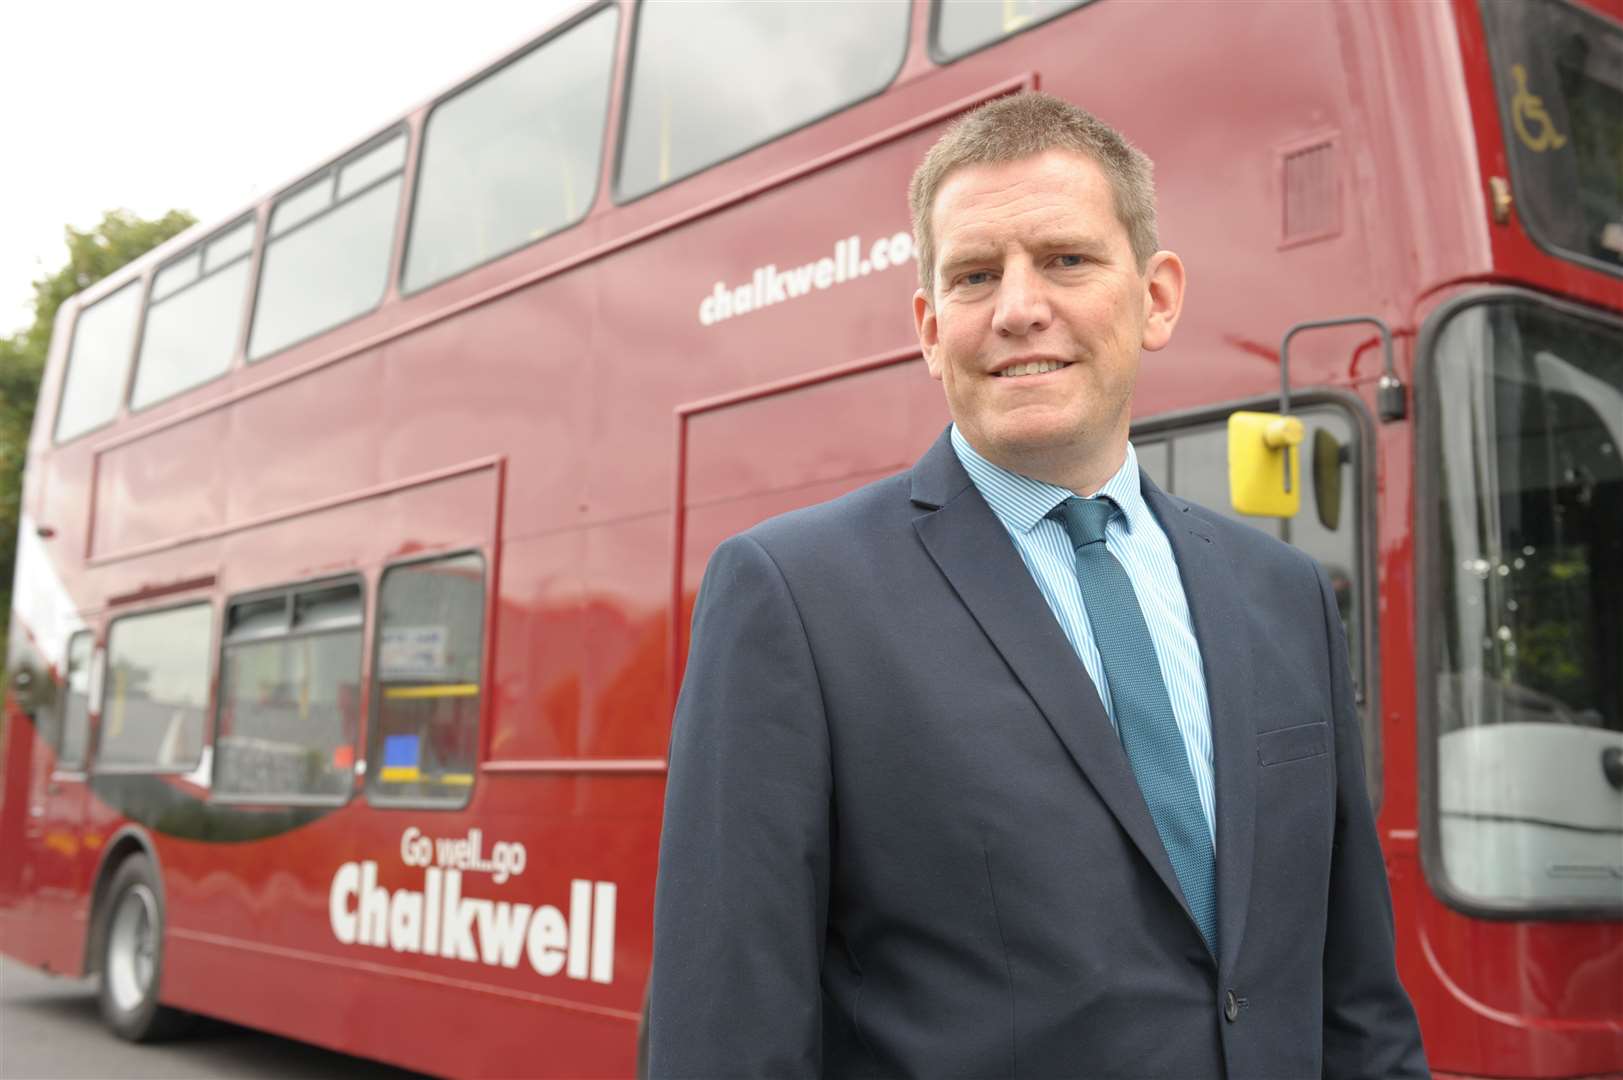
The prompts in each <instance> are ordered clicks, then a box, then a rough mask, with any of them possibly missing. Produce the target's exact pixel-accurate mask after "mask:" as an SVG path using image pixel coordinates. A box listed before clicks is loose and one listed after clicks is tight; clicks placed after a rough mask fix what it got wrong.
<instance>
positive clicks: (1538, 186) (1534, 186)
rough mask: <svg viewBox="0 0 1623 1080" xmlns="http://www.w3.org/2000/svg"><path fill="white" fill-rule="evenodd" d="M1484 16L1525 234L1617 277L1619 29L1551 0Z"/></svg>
mask: <svg viewBox="0 0 1623 1080" xmlns="http://www.w3.org/2000/svg"><path fill="white" fill-rule="evenodd" d="M1482 17H1483V20H1484V22H1485V23H1486V25H1487V29H1488V43H1489V50H1490V52H1491V54H1492V57H1493V78H1494V84H1495V86H1496V87H1497V88H1498V91H1499V109H1500V114H1501V116H1502V117H1503V120H1504V125H1505V145H1506V147H1507V149H1508V151H1509V154H1510V164H1511V175H1512V177H1513V179H1514V180H1515V191H1516V205H1517V207H1518V211H1519V213H1520V215H1521V217H1522V220H1523V221H1524V222H1525V224H1526V226H1527V230H1528V232H1530V233H1532V235H1533V236H1534V238H1535V239H1537V240H1538V241H1539V242H1540V243H1542V244H1544V245H1545V246H1546V247H1549V248H1554V249H1556V250H1557V251H1558V252H1560V253H1562V254H1565V255H1568V256H1575V257H1577V258H1578V259H1580V260H1581V261H1584V262H1588V263H1591V264H1594V265H1597V266H1600V267H1604V268H1606V269H1608V270H1611V271H1612V272H1613V273H1617V272H1620V271H1623V27H1620V26H1619V25H1618V24H1617V23H1614V22H1611V21H1609V20H1607V19H1604V18H1602V17H1600V16H1599V15H1596V14H1594V13H1592V12H1588V11H1584V10H1582V9H1580V8H1577V7H1572V6H1570V5H1568V4H1564V3H1559V2H1556V0H1538V2H1536V3H1535V2H1531V0H1529V2H1528V3H1521V4H1487V3H1485V4H1483V5H1482Z"/></svg>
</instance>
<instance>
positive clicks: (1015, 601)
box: [913, 435, 1188, 912]
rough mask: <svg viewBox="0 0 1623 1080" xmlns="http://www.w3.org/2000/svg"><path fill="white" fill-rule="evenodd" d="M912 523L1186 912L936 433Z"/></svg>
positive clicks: (1021, 574) (1066, 664) (1023, 575)
mask: <svg viewBox="0 0 1623 1080" xmlns="http://www.w3.org/2000/svg"><path fill="white" fill-rule="evenodd" d="M913 501H914V502H915V503H917V504H919V505H920V506H923V507H926V508H932V509H934V511H935V512H934V513H930V514H926V515H924V516H922V517H920V518H918V519H917V520H915V521H914V523H913V527H914V528H915V529H916V530H917V531H918V535H919V539H920V540H921V541H923V543H924V547H925V550H926V551H928V552H929V554H930V557H931V558H932V559H933V560H934V561H935V564H936V566H938V567H939V568H940V570H941V572H942V574H944V575H945V576H946V578H947V581H948V582H949V583H950V584H951V585H952V588H953V590H954V591H955V592H956V593H957V594H958V597H959V599H960V600H962V601H963V603H964V606H965V607H967V608H968V609H969V611H970V614H971V615H973V616H974V618H975V621H976V622H977V623H978V624H979V625H980V627H981V629H982V630H983V631H984V632H985V634H986V636H987V637H988V638H990V639H991V641H992V645H993V647H994V648H996V649H997V651H998V653H999V655H1001V656H1002V657H1003V660H1004V662H1005V663H1006V664H1008V666H1009V669H1010V670H1011V671H1012V672H1013V673H1014V676H1015V678H1016V679H1018V680H1019V681H1020V683H1021V685H1023V686H1024V687H1025V689H1026V692H1027V693H1028V694H1030V695H1031V697H1032V700H1033V701H1035V702H1036V703H1037V708H1038V709H1039V710H1041V712H1042V714H1043V717H1044V718H1045V719H1046V720H1047V721H1048V723H1049V725H1050V726H1051V727H1052V728H1053V729H1054V733H1055V734H1056V735H1058V736H1059V740H1060V742H1061V743H1062V744H1063V745H1064V747H1065V749H1066V751H1067V752H1068V753H1069V754H1070V755H1071V757H1072V759H1073V760H1074V761H1075V762H1076V764H1077V767H1078V768H1080V769H1081V770H1082V773H1083V775H1085V776H1086V777H1087V779H1088V781H1089V782H1090V783H1091V784H1092V785H1093V787H1094V790H1095V791H1097V792H1098V793H1099V797H1100V798H1101V799H1102V800H1103V801H1104V803H1105V805H1106V806H1107V807H1109V809H1110V812H1111V813H1112V814H1113V815H1114V816H1115V818H1116V820H1117V822H1119V823H1120V825H1121V828H1122V830H1123V831H1124V832H1125V833H1126V834H1127V836H1128V837H1129V838H1130V839H1131V840H1132V841H1133V843H1134V844H1135V845H1137V847H1138V849H1139V851H1140V852H1142V853H1143V855H1144V857H1145V859H1146V860H1148V861H1149V863H1150V865H1151V866H1152V867H1153V868H1154V870H1155V872H1156V874H1157V875H1159V876H1160V878H1161V881H1162V882H1163V883H1164V884H1165V885H1166V887H1167V889H1168V890H1169V891H1170V892H1171V893H1172V895H1173V896H1175V897H1176V898H1177V899H1178V903H1179V904H1180V905H1182V906H1183V907H1184V909H1185V911H1186V912H1187V911H1188V905H1187V904H1185V903H1184V899H1183V891H1182V890H1181V889H1180V888H1179V887H1178V879H1177V877H1176V875H1174V874H1173V872H1172V863H1171V861H1170V860H1169V859H1168V858H1167V853H1166V848H1165V847H1164V846H1163V845H1162V843H1161V837H1160V835H1159V834H1158V833H1157V832H1156V831H1155V823H1154V822H1153V821H1152V820H1151V818H1150V811H1149V808H1148V807H1147V806H1146V805H1145V803H1144V796H1143V794H1142V793H1141V792H1140V791H1139V787H1138V781H1137V779H1135V778H1134V776H1133V770H1132V767H1131V766H1130V765H1129V764H1128V763H1127V754H1126V752H1125V751H1124V750H1123V749H1122V746H1121V740H1120V739H1119V738H1117V736H1116V729H1115V728H1114V727H1112V726H1111V723H1110V718H1109V717H1108V716H1106V715H1105V710H1104V706H1103V704H1101V703H1100V700H1099V692H1098V690H1097V689H1096V688H1095V687H1094V685H1093V682H1092V680H1091V679H1089V678H1088V673H1087V669H1086V668H1085V667H1083V665H1082V661H1081V660H1079V659H1078V658H1077V655H1076V652H1075V650H1074V649H1072V648H1071V644H1070V642H1069V641H1067V640H1066V639H1065V634H1064V631H1062V630H1061V629H1060V627H1059V623H1058V621H1057V620H1056V619H1055V618H1054V613H1053V612H1052V611H1051V610H1049V607H1048V602H1047V601H1046V600H1044V599H1043V596H1042V593H1041V592H1039V591H1038V589H1037V585H1036V582H1034V581H1032V580H1031V572H1030V571H1029V570H1027V569H1026V564H1025V563H1024V562H1023V561H1021V558H1020V554H1019V552H1018V551H1016V550H1015V547H1014V542H1013V541H1012V540H1010V539H1009V534H1008V532H1007V531H1006V530H1005V529H1004V528H1003V524H1002V522H1000V521H998V519H997V515H996V514H994V513H992V509H991V507H989V506H987V505H986V500H984V499H982V498H981V496H980V493H979V492H978V491H977V490H976V489H975V486H974V484H973V483H971V482H970V479H969V475H968V474H967V473H966V472H964V469H963V466H962V465H960V464H959V462H958V456H957V454H955V453H954V452H953V449H952V444H951V441H950V440H949V439H948V437H947V436H945V435H943V436H942V437H941V438H940V439H939V440H937V441H936V443H935V445H934V446H932V447H931V448H930V450H929V451H928V452H927V453H926V454H925V456H924V458H923V459H921V460H920V462H919V463H918V465H917V466H915V467H914V470H913Z"/></svg>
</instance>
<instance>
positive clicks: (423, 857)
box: [400, 825, 434, 866]
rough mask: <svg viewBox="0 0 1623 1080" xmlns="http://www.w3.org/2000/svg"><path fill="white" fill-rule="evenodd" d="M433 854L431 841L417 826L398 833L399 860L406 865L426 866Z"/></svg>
mask: <svg viewBox="0 0 1623 1080" xmlns="http://www.w3.org/2000/svg"><path fill="white" fill-rule="evenodd" d="M433 854H434V845H433V843H432V842H431V841H430V840H429V839H428V837H426V836H424V835H423V834H422V830H420V829H418V828H417V826H415V825H413V826H412V827H411V828H409V829H407V830H406V831H405V832H403V833H401V834H400V861H401V862H403V863H405V864H406V865H407V866H427V865H428V862H429V859H430V858H431V857H432V856H433Z"/></svg>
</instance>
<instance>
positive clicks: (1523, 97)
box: [1510, 64, 1567, 154]
mask: <svg viewBox="0 0 1623 1080" xmlns="http://www.w3.org/2000/svg"><path fill="white" fill-rule="evenodd" d="M1510 75H1511V78H1513V79H1515V80H1516V93H1515V96H1513V97H1512V98H1511V99H1510V122H1511V124H1512V126H1514V127H1515V128H1516V137H1517V138H1519V139H1521V141H1522V143H1523V144H1524V145H1525V146H1526V147H1527V148H1528V149H1529V150H1531V151H1533V152H1534V153H1535V154H1542V153H1544V151H1546V150H1559V149H1561V148H1562V147H1563V146H1565V145H1567V137H1566V136H1565V135H1563V134H1561V133H1560V132H1559V131H1557V130H1555V122H1554V121H1553V120H1551V119H1550V114H1549V113H1547V112H1545V111H1544V99H1543V98H1541V97H1539V96H1538V95H1537V94H1530V93H1528V92H1527V69H1526V68H1525V67H1523V66H1522V65H1520V64H1512V65H1510ZM1535 132H1537V134H1534V133H1535Z"/></svg>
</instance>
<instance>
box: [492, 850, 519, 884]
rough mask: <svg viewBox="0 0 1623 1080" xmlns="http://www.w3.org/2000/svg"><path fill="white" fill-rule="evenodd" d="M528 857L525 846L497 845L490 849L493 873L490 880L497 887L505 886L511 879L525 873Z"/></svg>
mask: <svg viewBox="0 0 1623 1080" xmlns="http://www.w3.org/2000/svg"><path fill="white" fill-rule="evenodd" d="M526 861H528V855H527V854H526V853H525V851H524V845H523V844H517V843H514V844H497V845H495V846H494V847H492V848H491V849H490V863H491V867H492V869H493V872H492V874H491V876H490V880H491V881H493V882H495V883H496V884H497V885H502V884H505V883H506V881H507V879H508V878H509V877H517V876H518V875H520V874H522V873H524V864H525V862H526Z"/></svg>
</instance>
